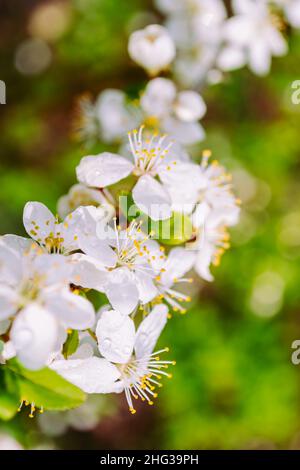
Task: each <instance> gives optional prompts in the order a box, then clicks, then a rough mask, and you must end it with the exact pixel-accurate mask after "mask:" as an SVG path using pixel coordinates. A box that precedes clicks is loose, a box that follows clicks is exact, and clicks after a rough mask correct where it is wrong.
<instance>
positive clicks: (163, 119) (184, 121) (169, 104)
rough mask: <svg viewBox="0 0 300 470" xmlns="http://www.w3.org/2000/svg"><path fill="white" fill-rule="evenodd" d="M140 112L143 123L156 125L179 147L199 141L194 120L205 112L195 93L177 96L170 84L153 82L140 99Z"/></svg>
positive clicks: (200, 136)
mask: <svg viewBox="0 0 300 470" xmlns="http://www.w3.org/2000/svg"><path fill="white" fill-rule="evenodd" d="M141 108H142V110H143V111H144V112H145V114H146V117H145V121H146V123H147V119H148V120H151V118H152V119H153V120H154V121H155V119H156V120H157V121H158V127H159V128H160V129H161V130H162V131H164V132H166V133H168V134H170V135H171V136H173V137H174V138H176V140H177V141H178V142H179V143H181V144H183V145H190V144H194V143H195V142H198V141H201V140H203V138H204V136H205V133H204V130H203V127H202V126H201V124H199V122H198V120H199V119H201V118H202V117H203V116H204V114H205V112H206V105H205V103H204V101H203V98H202V97H201V95H199V93H196V92H195V91H181V92H177V90H176V87H175V85H174V83H173V82H172V80H168V79H166V78H154V79H153V80H150V81H149V83H148V84H147V86H146V88H145V91H144V93H143V95H142V97H141Z"/></svg>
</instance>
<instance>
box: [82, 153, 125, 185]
mask: <svg viewBox="0 0 300 470" xmlns="http://www.w3.org/2000/svg"><path fill="white" fill-rule="evenodd" d="M132 169H133V165H132V163H130V162H129V161H128V160H126V158H124V157H121V156H120V155H118V154H114V153H109V152H103V153H101V154H99V155H95V156H93V155H89V156H87V157H83V158H82V159H81V161H80V163H79V165H78V166H77V168H76V174H77V178H78V181H80V182H81V183H83V184H86V185H87V186H94V187H98V188H105V187H106V186H110V185H111V184H114V183H117V182H118V181H120V180H122V179H123V178H126V176H128V175H130V173H131V172H132Z"/></svg>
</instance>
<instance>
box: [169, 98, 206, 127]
mask: <svg viewBox="0 0 300 470" xmlns="http://www.w3.org/2000/svg"><path fill="white" fill-rule="evenodd" d="M174 109H175V113H176V116H177V117H178V119H180V120H181V121H184V122H193V121H198V119H201V118H202V117H203V116H204V114H205V113H206V109H207V108H206V104H205V102H204V100H203V98H202V96H201V95H199V93H196V92H195V91H181V92H180V93H178V96H177V98H176V103H175V105H174Z"/></svg>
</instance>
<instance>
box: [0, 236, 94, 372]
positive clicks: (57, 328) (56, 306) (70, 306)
mask: <svg viewBox="0 0 300 470" xmlns="http://www.w3.org/2000/svg"><path fill="white" fill-rule="evenodd" d="M18 238H20V240H19V241H18V240H17V239H18ZM25 240H26V239H25ZM26 242H28V241H27V240H26ZM25 244H27V243H25V241H24V239H23V238H21V237H15V236H5V237H2V238H1V240H0V280H1V282H0V320H1V321H2V320H6V319H9V318H12V317H15V319H14V321H13V325H12V328H11V331H10V340H11V342H12V345H13V347H14V348H15V350H16V354H17V355H18V357H19V358H20V360H21V361H22V362H23V363H24V365H25V366H26V367H28V368H31V369H38V368H40V367H42V366H43V365H44V364H46V362H47V360H48V359H49V357H50V355H51V354H52V353H53V352H55V351H56V350H57V349H58V347H59V345H61V344H62V342H63V340H64V338H65V332H66V330H67V329H68V328H74V329H86V328H89V327H91V326H92V325H93V323H94V319H95V312H94V308H93V306H92V304H91V303H90V302H89V301H88V300H86V299H84V298H83V297H80V296H79V295H75V294H74V293H72V292H70V290H69V280H70V277H71V272H72V265H71V263H70V262H69V261H68V258H66V257H64V256H62V255H56V254H51V255H50V254H43V252H42V250H41V249H40V248H39V247H38V246H37V245H35V244H34V243H32V242H30V244H31V245H32V248H31V250H30V249H29V250H28V249H25V250H24V245H25ZM12 246H13V247H14V248H13V247H12Z"/></svg>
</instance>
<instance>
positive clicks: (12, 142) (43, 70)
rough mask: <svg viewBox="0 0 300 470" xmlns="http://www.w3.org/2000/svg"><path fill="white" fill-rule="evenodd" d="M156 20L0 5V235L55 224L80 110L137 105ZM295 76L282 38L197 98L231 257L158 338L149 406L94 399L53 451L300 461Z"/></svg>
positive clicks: (76, 151) (134, 8)
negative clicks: (227, 183)
mask: <svg viewBox="0 0 300 470" xmlns="http://www.w3.org/2000/svg"><path fill="white" fill-rule="evenodd" d="M49 5H51V6H52V10H51V9H50V10H48V11H47V14H46V15H45V10H44V8H45V7H46V8H47V7H49ZM146 11H148V14H147V15H148V16H147V15H146V16H145V12H146ZM151 11H152V14H153V15H156V18H157V19H158V20H160V17H159V14H158V13H157V12H155V10H154V9H153V5H152V2H151V1H145V0H130V2H128V1H123V0H74V1H59V2H57V1H51V2H46V1H33V0H18V1H16V0H7V1H5V0H0V31H1V33H0V34H1V41H0V70H1V74H0V79H1V80H4V81H5V83H6V85H7V104H6V105H3V106H0V132H1V147H0V155H1V158H0V233H1V234H4V233H10V232H13V233H18V234H20V235H21V234H24V231H23V228H22V209H23V206H24V204H25V203H26V202H27V201H28V200H38V201H42V202H44V203H45V204H47V205H48V206H49V207H50V209H52V210H53V211H55V207H56V201H57V199H58V197H59V196H60V195H62V194H63V193H65V192H67V190H68V189H69V187H70V185H71V184H73V183H75V166H76V164H78V162H79V160H80V158H81V157H82V156H83V155H85V154H87V153H89V152H91V149H88V150H87V149H86V148H84V147H83V145H82V144H80V143H78V142H76V141H75V140H74V139H73V138H72V132H71V131H72V120H73V118H74V107H75V103H76V99H78V97H79V96H80V95H81V94H82V93H84V92H86V91H88V92H90V93H91V94H92V95H93V96H94V97H95V96H96V95H97V93H98V92H99V91H101V90H102V89H104V88H106V87H116V88H122V89H124V90H126V91H128V92H129V93H135V90H136V89H137V88H139V87H141V86H142V84H143V83H144V82H145V81H146V76H145V75H144V73H143V72H142V71H141V70H140V69H138V68H136V67H135V66H134V65H133V64H132V63H131V62H130V60H129V58H128V56H127V52H126V42H127V37H128V34H129V33H130V31H131V30H132V29H133V28H135V27H136V25H141V24H143V22H147V21H151V20H152V21H153V19H154V21H155V16H154V17H153V19H152V17H151V16H150V17H149V14H150V13H149V12H151ZM49 15H50V16H49ZM51 15H53V16H51ZM45 17H46V20H45ZM299 63H300V36H299V35H298V36H297V34H296V33H293V34H292V35H291V38H290V52H289V55H288V56H286V57H283V58H280V59H276V60H274V61H273V66H272V72H271V73H270V75H269V76H268V77H266V78H257V77H254V76H253V75H252V74H251V73H250V72H249V71H248V70H241V71H237V72H234V73H232V74H231V75H230V76H228V77H226V78H225V80H224V82H223V83H221V84H219V85H214V86H211V87H209V88H205V89H204V90H203V96H204V99H205V100H206V102H207V104H208V113H207V116H206V117H205V119H204V126H205V128H206V130H207V140H206V141H205V142H204V143H203V145H201V146H200V147H199V149H197V150H198V152H196V156H197V155H199V156H200V151H201V149H203V148H207V147H209V148H211V149H212V151H213V155H214V158H216V159H218V160H219V161H220V162H221V163H222V164H224V165H227V166H228V167H229V169H230V171H232V172H233V174H234V181H235V185H236V191H237V193H238V195H239V197H240V198H241V199H242V201H243V206H242V216H241V222H240V224H239V226H238V227H237V228H236V229H235V230H232V248H231V250H229V252H228V253H226V254H225V256H224V258H223V260H222V263H221V266H220V267H219V268H217V269H215V270H214V274H215V282H214V283H212V284H209V283H201V286H200V287H201V289H200V292H199V294H198V293H197V294H196V296H194V298H195V300H194V302H193V304H192V307H191V309H190V311H189V312H188V314H187V315H173V318H172V320H171V321H170V323H169V325H168V328H167V329H166V331H165V332H164V333H163V335H162V339H161V343H162V346H164V345H168V346H170V349H171V352H170V356H172V358H174V359H176V361H177V366H176V368H174V374H173V375H174V377H173V379H171V380H169V381H167V382H166V383H165V386H164V388H163V389H162V391H161V393H160V397H159V399H158V400H157V402H156V404H155V406H154V407H147V406H143V407H141V408H140V409H139V410H138V413H137V414H136V415H135V416H132V415H130V414H129V413H128V412H127V408H126V406H125V403H124V400H123V398H122V397H118V396H114V397H112V398H109V399H108V400H106V399H105V400H104V402H103V408H104V416H103V418H102V420H100V422H99V424H98V425H97V427H96V428H95V429H94V431H92V432H88V433H82V432H76V431H69V432H68V433H67V434H66V435H64V436H63V437H58V438H56V439H54V442H55V445H56V446H57V447H59V448H70V447H72V448H80V449H83V448H99V449H101V448H106V449H107V448H109V449H119V448H132V449H138V448H144V449H145V448H148V449H151V448H152V449H166V448H172V449H192V448H195V449H211V448H217V449H238V448H251V449H252V448H253V449H256V448H300V375H299V372H300V369H299V367H300V366H298V367H297V366H295V365H293V364H292V363H291V352H292V350H291V344H292V342H293V341H294V340H295V339H298V338H300V263H299V260H300V185H299V177H300V104H299V105H298V106H297V105H293V104H292V103H291V93H292V90H291V83H292V82H293V81H294V80H296V79H299V78H300V76H299V73H300V72H299ZM101 148H102V147H101V145H100V144H98V145H96V146H95V148H93V149H92V151H93V152H97V151H99V150H101ZM5 429H9V430H10V431H11V432H12V433H13V434H14V435H16V436H17V437H18V438H19V439H20V440H21V442H22V443H23V444H24V445H26V446H29V447H30V446H36V445H39V442H40V441H42V442H44V443H45V442H46V443H47V442H48V441H47V439H48V438H46V437H43V436H42V434H41V431H40V430H39V429H38V427H37V423H36V420H29V419H28V418H27V416H25V415H21V416H18V417H17V418H16V419H15V420H14V421H13V422H12V423H10V424H6V427H5ZM0 430H1V428H0ZM52 442H53V441H52ZM40 445H43V444H40ZM45 445H50V444H45ZM51 445H52V444H51Z"/></svg>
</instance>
